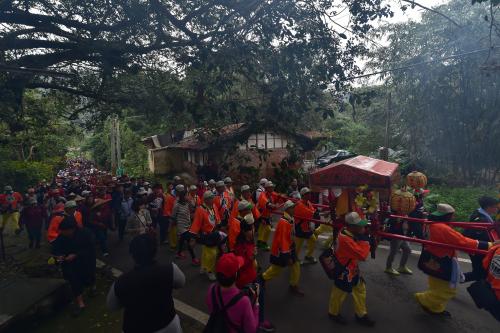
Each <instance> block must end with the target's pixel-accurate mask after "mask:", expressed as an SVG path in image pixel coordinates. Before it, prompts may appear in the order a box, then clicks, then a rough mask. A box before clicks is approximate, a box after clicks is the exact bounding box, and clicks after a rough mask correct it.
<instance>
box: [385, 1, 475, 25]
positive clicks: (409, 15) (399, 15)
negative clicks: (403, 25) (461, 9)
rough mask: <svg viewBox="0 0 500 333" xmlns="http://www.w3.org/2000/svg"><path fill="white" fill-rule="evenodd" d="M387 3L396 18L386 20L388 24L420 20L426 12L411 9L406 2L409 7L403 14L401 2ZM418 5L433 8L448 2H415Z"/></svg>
mask: <svg viewBox="0 0 500 333" xmlns="http://www.w3.org/2000/svg"><path fill="white" fill-rule="evenodd" d="M464 1H470V0H464ZM386 2H387V3H390V4H391V8H392V10H393V11H394V17H393V18H390V19H386V20H384V22H387V23H396V22H403V21H408V20H419V19H420V15H421V13H422V12H424V11H425V10H424V9H422V8H419V7H415V8H414V9H411V8H410V7H411V5H410V4H409V3H407V2H404V3H403V4H404V5H405V6H408V9H407V10H406V11H405V12H403V11H401V10H400V9H399V7H400V6H399V1H398V0H388V1H386ZM415 2H416V3H419V4H421V5H423V6H426V7H429V8H432V7H435V6H439V5H442V4H444V3H447V2H448V0H415Z"/></svg>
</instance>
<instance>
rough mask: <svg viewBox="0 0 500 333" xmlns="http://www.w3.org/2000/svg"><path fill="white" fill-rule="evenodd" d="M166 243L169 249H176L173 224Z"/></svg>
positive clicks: (175, 228) (175, 233)
mask: <svg viewBox="0 0 500 333" xmlns="http://www.w3.org/2000/svg"><path fill="white" fill-rule="evenodd" d="M168 242H169V244H170V248H171V249H177V226H176V225H175V224H174V225H172V226H170V231H169V234H168Z"/></svg>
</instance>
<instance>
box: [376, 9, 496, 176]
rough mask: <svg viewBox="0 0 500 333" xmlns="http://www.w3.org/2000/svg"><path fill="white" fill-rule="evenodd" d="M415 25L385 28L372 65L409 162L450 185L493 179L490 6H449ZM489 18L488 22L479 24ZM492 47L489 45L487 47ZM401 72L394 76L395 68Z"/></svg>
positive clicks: (493, 38)
mask: <svg viewBox="0 0 500 333" xmlns="http://www.w3.org/2000/svg"><path fill="white" fill-rule="evenodd" d="M436 10H438V11H440V12H442V13H448V15H449V16H450V17H451V18H453V21H455V22H456V23H457V24H455V23H453V22H451V21H450V20H449V19H448V18H445V17H443V16H439V15H435V13H432V12H429V13H426V14H424V15H423V17H422V21H420V22H406V23H400V24H395V25H388V26H386V27H383V28H381V30H380V32H381V33H384V34H386V36H387V38H388V41H389V45H388V46H386V47H381V48H379V49H377V50H374V51H375V52H374V53H373V60H372V62H371V63H372V66H373V67H374V68H376V69H378V70H382V71H386V72H385V73H384V74H383V77H384V81H385V86H384V90H385V93H386V97H385V98H387V94H388V93H392V102H393V110H392V111H393V113H392V115H391V129H392V133H393V134H394V136H397V137H398V142H400V143H402V145H403V146H404V147H406V148H407V150H408V151H409V153H410V157H411V159H412V161H413V162H414V163H415V164H417V165H420V166H421V167H422V166H423V167H426V168H428V169H429V170H430V171H431V172H432V173H433V174H434V175H439V174H440V175H443V176H450V179H449V180H450V181H456V182H460V181H464V180H465V181H466V182H468V183H472V182H480V181H487V182H491V181H495V180H496V179H497V177H498V175H499V174H500V167H499V166H500V158H499V156H500V146H499V145H498V142H499V140H500V130H499V129H500V112H499V105H500V94H499V91H500V72H499V71H498V70H495V69H494V68H493V67H492V66H491V64H492V63H497V64H498V61H499V59H500V50H499V49H498V47H494V46H495V45H499V43H500V35H497V34H495V33H494V31H491V30H490V28H491V24H490V23H491V22H492V21H495V22H496V21H497V20H498V18H495V17H494V16H491V15H492V13H493V14H494V13H495V11H493V12H492V11H491V6H490V4H475V5H471V4H468V5H464V3H463V1H460V0H452V1H450V2H449V3H447V4H446V5H442V6H440V7H438V8H436ZM484 18H486V20H485V19H484ZM492 46H493V47H492ZM394 68H399V70H393V69H394Z"/></svg>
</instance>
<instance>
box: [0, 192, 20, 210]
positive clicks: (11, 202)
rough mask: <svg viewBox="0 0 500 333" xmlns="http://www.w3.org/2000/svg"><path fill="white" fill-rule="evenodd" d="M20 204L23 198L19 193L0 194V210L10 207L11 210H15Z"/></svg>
mask: <svg viewBox="0 0 500 333" xmlns="http://www.w3.org/2000/svg"><path fill="white" fill-rule="evenodd" d="M22 202H23V196H22V195H21V194H20V193H19V192H13V193H12V194H0V207H1V208H2V209H5V208H7V207H8V206H10V208H11V209H13V210H16V209H18V208H19V204H21V203H22Z"/></svg>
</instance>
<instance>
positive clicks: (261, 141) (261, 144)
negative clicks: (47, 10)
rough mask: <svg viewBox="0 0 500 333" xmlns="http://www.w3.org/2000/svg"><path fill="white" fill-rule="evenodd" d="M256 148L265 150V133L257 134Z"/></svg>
mask: <svg viewBox="0 0 500 333" xmlns="http://www.w3.org/2000/svg"><path fill="white" fill-rule="evenodd" d="M257 148H259V149H266V134H265V133H259V134H257Z"/></svg>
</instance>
